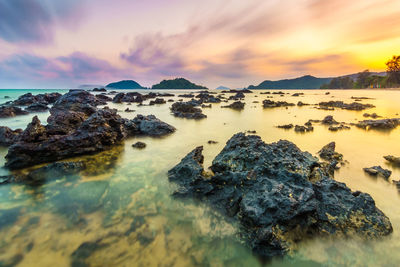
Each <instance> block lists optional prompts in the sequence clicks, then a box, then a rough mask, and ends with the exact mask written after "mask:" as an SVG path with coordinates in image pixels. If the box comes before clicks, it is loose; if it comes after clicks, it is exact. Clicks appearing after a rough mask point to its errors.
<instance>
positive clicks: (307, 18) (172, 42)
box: [0, 0, 400, 88]
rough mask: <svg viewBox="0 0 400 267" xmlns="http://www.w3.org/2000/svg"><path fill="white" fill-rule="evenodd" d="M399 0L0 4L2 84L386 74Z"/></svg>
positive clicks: (242, 82) (37, 0)
mask: <svg viewBox="0 0 400 267" xmlns="http://www.w3.org/2000/svg"><path fill="white" fill-rule="evenodd" d="M398 54H400V1H399V0H351V1H349V0H68V1H64V0H0V88H75V87H77V86H79V85H81V84H94V85H105V84H107V83H110V82H114V81H118V80H123V79H133V80H135V81H137V82H139V83H140V84H141V85H143V86H151V85H153V84H156V83H158V82H159V81H161V80H163V79H170V78H176V77H184V78H187V79H189V80H191V81H193V82H195V83H198V84H202V85H205V86H207V87H209V88H215V87H217V86H220V85H224V86H228V87H232V88H239V87H247V86H248V85H250V84H259V83H260V82H262V81H264V80H277V79H282V78H294V77H299V76H303V75H307V74H311V75H314V76H318V77H333V76H338V75H343V74H350V73H356V72H359V71H362V70H365V69H369V70H370V71H384V70H385V62H386V61H387V60H388V59H390V58H391V57H392V56H393V55H398Z"/></svg>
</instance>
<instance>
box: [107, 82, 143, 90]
mask: <svg viewBox="0 0 400 267" xmlns="http://www.w3.org/2000/svg"><path fill="white" fill-rule="evenodd" d="M106 87H107V88H113V89H145V87H143V86H141V85H140V84H139V83H137V82H135V81H133V80H123V81H119V82H114V83H109V84H107V85H106Z"/></svg>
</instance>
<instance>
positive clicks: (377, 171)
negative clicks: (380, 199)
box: [363, 166, 392, 180]
mask: <svg viewBox="0 0 400 267" xmlns="http://www.w3.org/2000/svg"><path fill="white" fill-rule="evenodd" d="M363 170H364V171H365V172H366V173H368V174H370V175H373V176H382V177H383V178H385V180H388V179H389V177H390V175H392V171H391V170H387V169H383V168H382V167H381V166H373V167H370V168H364V169H363Z"/></svg>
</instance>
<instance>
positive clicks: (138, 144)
mask: <svg viewBox="0 0 400 267" xmlns="http://www.w3.org/2000/svg"><path fill="white" fill-rule="evenodd" d="M132 147H134V148H138V149H143V148H145V147H146V143H143V142H136V143H134V144H133V145H132Z"/></svg>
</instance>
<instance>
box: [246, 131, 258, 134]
mask: <svg viewBox="0 0 400 267" xmlns="http://www.w3.org/2000/svg"><path fill="white" fill-rule="evenodd" d="M247 133H249V134H256V133H257V131H256V130H252V131H250V130H249V131H247Z"/></svg>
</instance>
